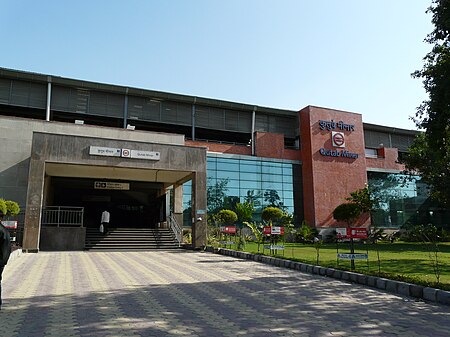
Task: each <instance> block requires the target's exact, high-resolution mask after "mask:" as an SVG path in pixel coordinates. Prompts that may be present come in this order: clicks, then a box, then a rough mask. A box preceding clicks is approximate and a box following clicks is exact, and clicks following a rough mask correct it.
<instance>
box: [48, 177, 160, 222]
mask: <svg viewBox="0 0 450 337" xmlns="http://www.w3.org/2000/svg"><path fill="white" fill-rule="evenodd" d="M47 183H49V188H48V192H47V193H48V196H47V197H48V199H47V200H48V201H49V204H53V205H58V206H68V207H83V208H84V217H83V222H84V226H85V227H87V228H93V227H99V225H100V218H101V214H102V212H103V211H104V210H108V211H109V212H110V214H111V220H110V227H111V228H119V227H120V228H157V227H158V225H159V224H161V223H162V222H164V221H166V214H167V211H168V207H169V205H168V204H169V199H168V196H166V194H164V193H163V194H162V195H161V191H163V189H164V184H162V183H152V182H142V181H123V180H111V179H108V180H101V179H89V178H69V177H50V181H47Z"/></svg>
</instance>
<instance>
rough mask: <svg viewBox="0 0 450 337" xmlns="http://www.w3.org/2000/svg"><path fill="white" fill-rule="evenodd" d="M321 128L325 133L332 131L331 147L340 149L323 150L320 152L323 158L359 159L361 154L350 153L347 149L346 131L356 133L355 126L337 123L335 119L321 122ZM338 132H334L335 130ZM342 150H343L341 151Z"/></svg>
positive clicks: (341, 122)
mask: <svg viewBox="0 0 450 337" xmlns="http://www.w3.org/2000/svg"><path fill="white" fill-rule="evenodd" d="M319 128H320V129H321V130H324V131H331V145H332V146H333V147H334V148H338V149H326V148H321V149H320V150H319V153H320V154H321V155H322V156H325V157H341V158H350V159H357V158H358V157H359V154H357V153H353V152H349V151H347V150H345V149H342V148H345V146H346V144H345V134H344V131H350V132H351V131H355V125H354V124H347V123H344V122H343V121H339V122H335V121H334V120H333V119H332V120H329V121H326V120H319ZM336 129H337V130H338V131H334V130H336ZM339 148H341V149H339Z"/></svg>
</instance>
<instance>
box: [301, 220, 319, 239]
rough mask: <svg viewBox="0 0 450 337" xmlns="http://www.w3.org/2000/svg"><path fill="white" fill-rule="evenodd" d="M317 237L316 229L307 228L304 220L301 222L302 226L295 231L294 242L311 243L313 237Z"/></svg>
mask: <svg viewBox="0 0 450 337" xmlns="http://www.w3.org/2000/svg"><path fill="white" fill-rule="evenodd" d="M317 235H318V232H317V229H315V228H312V227H310V226H308V224H307V223H306V221H305V220H303V221H302V225H301V226H300V227H299V228H298V229H297V231H296V239H297V240H296V241H297V242H301V243H312V242H313V241H314V237H316V236H317Z"/></svg>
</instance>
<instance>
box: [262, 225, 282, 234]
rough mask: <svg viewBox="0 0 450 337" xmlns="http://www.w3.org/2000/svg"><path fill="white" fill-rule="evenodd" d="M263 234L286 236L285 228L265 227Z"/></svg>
mask: <svg viewBox="0 0 450 337" xmlns="http://www.w3.org/2000/svg"><path fill="white" fill-rule="evenodd" d="M263 234H264V235H283V234H284V227H278V226H272V227H271V226H264V228H263Z"/></svg>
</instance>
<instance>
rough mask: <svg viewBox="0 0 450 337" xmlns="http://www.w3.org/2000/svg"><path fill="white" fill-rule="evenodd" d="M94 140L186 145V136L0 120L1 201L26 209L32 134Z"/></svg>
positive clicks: (42, 122) (35, 121)
mask: <svg viewBox="0 0 450 337" xmlns="http://www.w3.org/2000/svg"><path fill="white" fill-rule="evenodd" d="M34 131H37V132H49V133H57V134H70V135H76V136H91V137H98V138H105V139H108V138H109V139H120V140H123V141H136V142H150V143H153V142H154V143H161V144H176V145H183V144H184V136H183V135H177V134H166V133H157V132H142V131H137V130H134V131H131V130H125V129H116V128H109V127H97V126H90V125H76V124H68V123H60V122H46V121H42V120H32V119H25V118H16V117H6V116H0V154H1V160H0V198H4V199H8V200H14V201H17V202H18V203H19V204H20V206H21V208H22V209H25V203H26V194H27V186H28V171H29V165H30V155H31V144H32V138H33V132H34Z"/></svg>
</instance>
